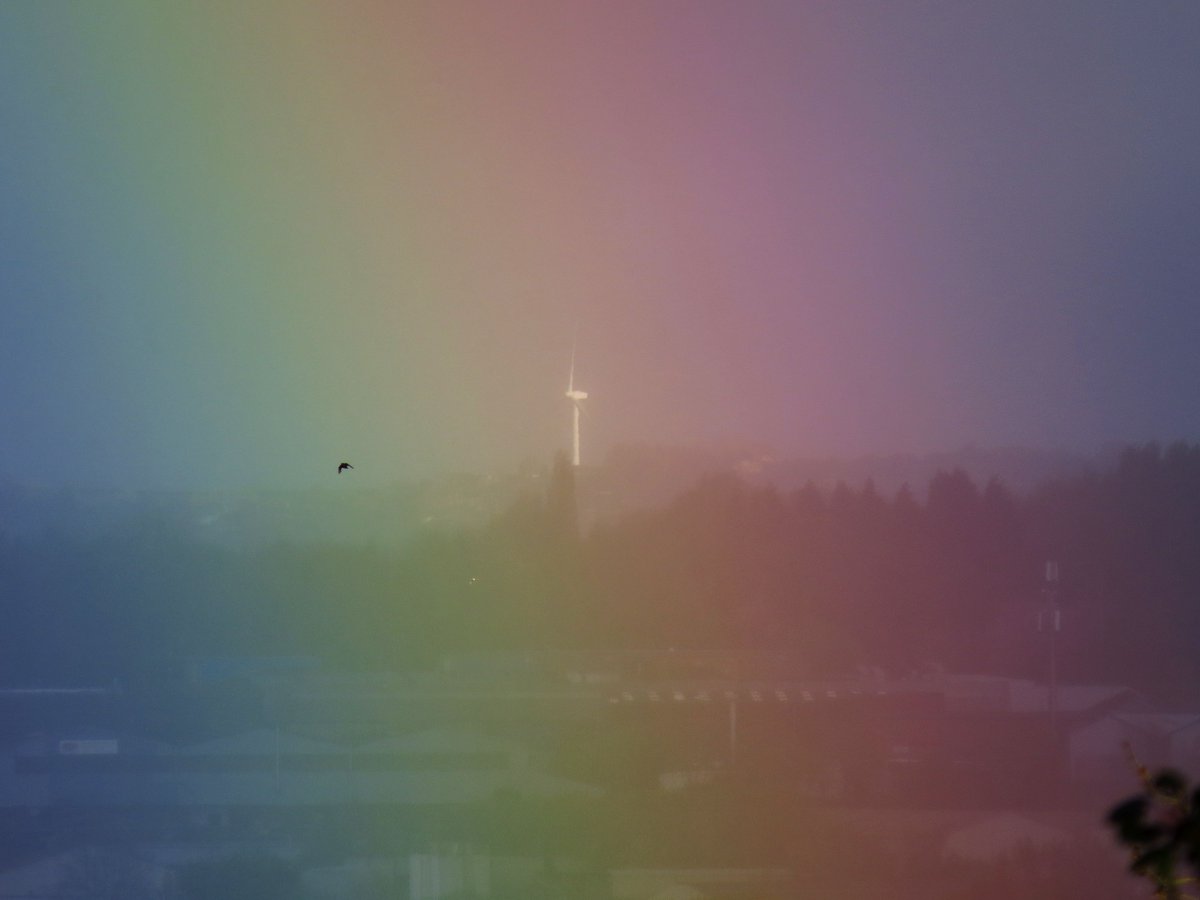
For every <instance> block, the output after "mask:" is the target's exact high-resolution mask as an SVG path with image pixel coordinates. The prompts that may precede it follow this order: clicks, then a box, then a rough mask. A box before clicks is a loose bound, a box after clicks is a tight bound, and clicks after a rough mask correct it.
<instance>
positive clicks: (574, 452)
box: [567, 342, 587, 466]
mask: <svg viewBox="0 0 1200 900" xmlns="http://www.w3.org/2000/svg"><path fill="white" fill-rule="evenodd" d="M567 399H568V400H570V401H571V409H572V416H573V420H572V424H573V429H572V431H571V438H572V440H571V465H573V466H578V465H579V413H580V410H581V407H580V405H579V404H580V403H581V402H582V401H584V400H586V399H587V391H577V390H575V344H574V343H573V342H572V344H571V374H570V376H569V377H568V378H567Z"/></svg>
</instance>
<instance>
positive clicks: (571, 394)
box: [567, 391, 587, 403]
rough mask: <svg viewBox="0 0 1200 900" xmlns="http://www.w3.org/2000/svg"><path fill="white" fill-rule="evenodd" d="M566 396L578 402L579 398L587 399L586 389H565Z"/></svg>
mask: <svg viewBox="0 0 1200 900" xmlns="http://www.w3.org/2000/svg"><path fill="white" fill-rule="evenodd" d="M567 397H568V398H569V399H571V400H574V401H575V402H576V403H578V402H579V401H580V400H586V399H587V391H567Z"/></svg>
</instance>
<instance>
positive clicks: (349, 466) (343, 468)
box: [338, 463, 354, 475]
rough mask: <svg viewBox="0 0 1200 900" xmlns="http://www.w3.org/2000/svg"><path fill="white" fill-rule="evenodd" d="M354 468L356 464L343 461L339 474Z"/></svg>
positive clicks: (339, 467)
mask: <svg viewBox="0 0 1200 900" xmlns="http://www.w3.org/2000/svg"><path fill="white" fill-rule="evenodd" d="M353 468H354V466H352V465H350V463H342V464H341V465H340V466H338V474H339V475H341V474H342V472H343V471H344V470H345V469H353Z"/></svg>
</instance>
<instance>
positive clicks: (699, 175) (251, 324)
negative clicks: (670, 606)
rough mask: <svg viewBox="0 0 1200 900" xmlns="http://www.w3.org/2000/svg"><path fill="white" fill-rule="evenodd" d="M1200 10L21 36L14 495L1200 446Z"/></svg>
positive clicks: (78, 21)
mask: <svg viewBox="0 0 1200 900" xmlns="http://www.w3.org/2000/svg"><path fill="white" fill-rule="evenodd" d="M1197 97H1200V3H1197V2H1195V0H1175V2H1168V0H1143V2H1124V3H1101V2H1095V0H1077V2H1054V0H1031V2H1020V0H1016V2H1014V0H1003V2H975V0H953V2H951V0H947V2H932V0H930V2H915V0H914V2H903V0H879V2H866V0H829V2H816V0H814V2H805V0H788V2H779V3H774V2H737V3H734V2H704V0H686V2H636V3H635V2H613V3H608V2H570V0H554V2H544V3H541V2H530V3H527V2H494V0H489V2H478V3H455V2H444V0H438V2H429V3H403V2H392V0H388V2H384V0H379V2H374V3H372V2H337V3H334V2H326V3H302V2H298V0H278V2H255V0H236V2H234V0H230V2H226V3H217V2H204V3H200V2H196V3H191V4H185V3H171V4H163V3H157V2H145V3H122V2H117V0H105V2H102V3H66V2H44V0H29V2H23V0H7V2H4V3H2V4H0V128H2V132H0V133H2V134H3V140H2V141H0V307H2V311H3V318H2V319H0V385H2V386H3V392H2V393H0V480H7V479H17V480H21V481H27V482H38V483H46V484H63V483H78V484H105V485H123V486H200V485H205V486H221V485H239V484H247V483H251V484H255V483H257V484H278V485H307V484H313V483H319V482H322V481H325V480H327V479H328V478H330V477H335V478H336V477H337V476H335V475H334V474H333V472H334V466H335V465H336V463H337V462H338V461H340V460H341V459H343V458H345V459H349V460H350V461H352V462H354V463H355V465H356V466H357V467H358V468H357V469H356V471H355V473H354V474H355V476H356V477H358V478H360V479H361V480H360V481H359V482H358V483H364V482H365V483H371V482H384V481H389V480H392V479H398V478H407V477H411V476H417V475H422V474H426V473H430V472H434V471H438V470H442V469H447V468H466V469H489V468H491V469H495V468H504V467H507V466H509V465H512V464H514V463H515V462H517V461H518V460H520V459H521V458H523V457H533V458H537V459H548V458H549V457H550V455H551V454H552V453H553V451H554V450H555V449H557V448H560V447H563V448H565V447H566V446H567V444H568V442H569V423H570V418H569V405H568V401H567V400H566V399H565V397H564V396H563V392H564V391H565V389H566V379H567V369H568V364H569V357H570V352H571V342H572V335H573V333H574V332H575V330H576V328H578V364H577V369H576V375H577V386H578V387H581V388H582V389H584V390H587V391H589V392H590V393H591V394H592V397H591V399H589V401H588V411H587V415H586V417H585V420H584V429H585V431H584V456H585V458H586V459H591V460H593V461H595V460H597V459H599V458H600V457H601V456H602V455H603V453H604V451H605V449H606V448H607V447H609V446H611V445H612V444H614V443H620V442H627V441H650V442H660V443H676V442H692V441H707V440H720V439H750V440H757V441H763V442H766V443H769V444H772V445H774V446H775V447H777V448H778V449H779V450H780V452H783V453H789V454H790V453H794V454H799V455H809V454H826V453H849V454H858V453H864V452H890V451H924V450H939V449H953V448H956V447H959V446H962V445H964V444H967V443H976V444H981V445H1001V444H1003V445H1008V444H1026V445H1032V446H1040V447H1064V448H1076V449H1084V450H1087V449H1095V448H1098V447H1099V445H1100V444H1102V443H1105V442H1112V441H1145V440H1150V439H1158V440H1164V441H1165V440H1172V439H1177V438H1183V439H1189V440H1200V400H1198V396H1197V385H1200V352H1198V348H1197V343H1198V342H1197V338H1198V337H1200V253H1198V252H1197V251H1198V248H1200V168H1198V165H1200V154H1198V148H1200V102H1197Z"/></svg>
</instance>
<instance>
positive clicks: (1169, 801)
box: [1108, 762, 1200, 900]
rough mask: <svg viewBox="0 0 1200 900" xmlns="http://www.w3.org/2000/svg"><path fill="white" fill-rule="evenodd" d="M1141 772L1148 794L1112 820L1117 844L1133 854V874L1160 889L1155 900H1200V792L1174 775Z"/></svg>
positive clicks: (1118, 811)
mask: <svg viewBox="0 0 1200 900" xmlns="http://www.w3.org/2000/svg"><path fill="white" fill-rule="evenodd" d="M1135 764H1136V762H1135ZM1137 769H1138V774H1139V776H1140V777H1141V780H1142V786H1143V787H1142V792H1141V793H1140V794H1138V795H1136V796H1133V797H1130V798H1128V799H1126V800H1124V801H1122V802H1121V803H1119V804H1117V806H1115V807H1114V808H1113V809H1112V811H1111V812H1110V813H1109V814H1108V823H1109V825H1110V826H1111V827H1112V828H1113V830H1114V831H1115V832H1116V837H1117V840H1118V841H1119V842H1120V843H1121V844H1123V845H1125V846H1126V847H1128V848H1129V850H1130V853H1131V854H1132V857H1133V859H1132V862H1131V863H1130V868H1131V870H1132V871H1133V872H1135V873H1136V874H1138V875H1140V876H1142V877H1143V878H1145V879H1147V880H1148V881H1149V882H1150V883H1151V884H1152V885H1153V886H1154V896H1155V897H1158V898H1163V900H1181V898H1194V897H1200V894H1198V893H1197V892H1196V888H1194V887H1190V886H1193V885H1196V884H1198V883H1200V879H1198V878H1197V875H1200V787H1196V788H1192V787H1191V786H1190V785H1189V784H1188V782H1187V779H1186V778H1185V777H1184V776H1183V775H1181V774H1180V773H1178V772H1174V771H1171V770H1169V769H1167V770H1163V771H1161V772H1159V773H1157V774H1155V775H1153V776H1151V775H1150V774H1149V773H1148V772H1147V771H1146V769H1145V768H1144V767H1143V766H1141V765H1137ZM1188 870H1190V871H1191V873H1192V874H1190V875H1189V874H1187V871H1188Z"/></svg>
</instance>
